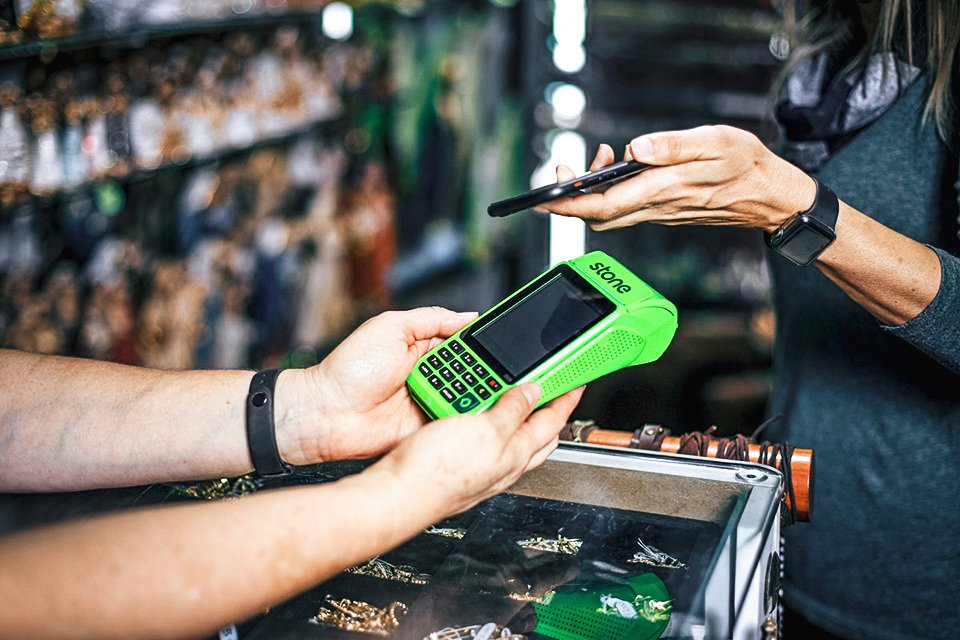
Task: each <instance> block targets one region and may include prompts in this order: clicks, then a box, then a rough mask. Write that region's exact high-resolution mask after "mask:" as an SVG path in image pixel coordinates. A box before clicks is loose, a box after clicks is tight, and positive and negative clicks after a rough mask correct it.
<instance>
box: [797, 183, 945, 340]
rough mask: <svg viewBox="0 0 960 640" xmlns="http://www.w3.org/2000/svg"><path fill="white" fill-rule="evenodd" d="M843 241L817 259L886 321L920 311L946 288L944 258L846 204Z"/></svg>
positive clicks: (840, 228)
mask: <svg viewBox="0 0 960 640" xmlns="http://www.w3.org/2000/svg"><path fill="white" fill-rule="evenodd" d="M836 233H837V239H836V240H835V241H834V242H833V243H832V244H831V245H830V246H829V247H827V249H826V250H825V251H824V252H823V253H822V254H820V257H819V258H818V259H817V260H816V262H815V263H814V264H815V265H816V266H817V268H818V269H819V270H820V271H821V272H823V274H824V275H826V276H827V277H828V278H829V279H830V280H831V281H832V282H833V283H835V284H836V285H837V286H838V287H840V289H841V290H843V292H844V293H846V294H847V295H848V296H850V298H851V299H852V300H854V301H855V302H856V303H857V304H859V305H860V306H862V307H863V308H864V309H866V310H867V311H868V312H869V313H870V314H872V315H873V316H874V317H875V318H876V319H877V320H879V321H880V322H881V323H883V324H885V325H901V324H903V323H905V322H908V321H909V320H912V319H913V318H915V317H916V316H917V315H919V314H920V313H921V312H922V311H923V310H924V309H926V308H927V305H929V304H930V301H931V300H933V299H934V297H936V295H937V292H938V291H939V289H940V274H941V268H940V260H939V259H938V258H937V255H936V253H934V251H933V250H931V249H930V248H929V247H927V246H924V245H922V244H920V243H919V242H916V241H915V240H911V239H910V238H907V237H906V236H903V235H901V234H899V233H897V232H896V231H893V230H892V229H890V228H889V227H886V226H884V225H882V224H880V223H879V222H876V221H875V220H873V219H872V218H870V217H868V216H865V215H864V214H862V213H860V212H859V211H857V210H856V209H853V208H852V207H850V206H848V205H846V204H844V203H843V202H841V203H840V215H839V217H838V219H837V225H836Z"/></svg>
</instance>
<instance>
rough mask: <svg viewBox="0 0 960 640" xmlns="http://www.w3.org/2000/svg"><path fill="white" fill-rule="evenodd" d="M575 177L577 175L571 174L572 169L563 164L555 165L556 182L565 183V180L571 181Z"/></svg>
mask: <svg viewBox="0 0 960 640" xmlns="http://www.w3.org/2000/svg"><path fill="white" fill-rule="evenodd" d="M576 177H577V174H575V173H574V172H573V169H571V168H570V167H568V166H567V165H565V164H558V165H557V182H566V181H567V180H573V179H574V178H576Z"/></svg>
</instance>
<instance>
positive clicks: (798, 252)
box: [764, 178, 840, 267]
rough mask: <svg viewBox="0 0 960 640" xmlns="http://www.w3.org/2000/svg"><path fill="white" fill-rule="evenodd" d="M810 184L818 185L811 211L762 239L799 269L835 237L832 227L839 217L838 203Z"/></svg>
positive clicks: (826, 190) (830, 194)
mask: <svg viewBox="0 0 960 640" xmlns="http://www.w3.org/2000/svg"><path fill="white" fill-rule="evenodd" d="M813 181H814V183H816V185H817V196H816V198H814V199H813V204H812V205H810V208H809V209H807V210H806V211H801V212H800V213H798V214H796V215H795V216H793V217H792V218H790V219H789V220H787V221H786V222H784V223H783V224H782V225H781V226H780V228H779V229H777V230H776V231H774V232H773V233H768V234H765V237H764V238H765V240H766V242H767V246H768V247H770V248H771V249H773V250H774V251H776V252H777V253H779V254H780V255H782V256H784V257H785V258H787V259H788V260H790V262H793V263H794V264H797V265H800V266H801V267H805V266H807V265H808V264H810V263H811V262H813V261H814V260H816V259H817V256H819V255H820V254H821V253H823V250H824V249H826V248H827V247H829V246H830V243H831V242H833V241H834V240H835V239H836V237H837V234H836V231H834V227H836V225H837V216H838V215H839V214H840V201H839V200H837V196H836V194H834V193H833V191H831V190H830V189H829V188H828V187H826V186H824V185H822V184H820V181H819V180H817V179H816V178H814V180H813Z"/></svg>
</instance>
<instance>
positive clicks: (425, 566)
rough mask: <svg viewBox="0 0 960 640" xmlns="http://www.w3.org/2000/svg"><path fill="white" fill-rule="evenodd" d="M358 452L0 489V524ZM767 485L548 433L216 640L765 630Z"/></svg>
mask: <svg viewBox="0 0 960 640" xmlns="http://www.w3.org/2000/svg"><path fill="white" fill-rule="evenodd" d="M365 466H366V463H364V462H358V461H351V462H342V463H328V464H322V465H316V466H312V467H303V468H299V469H297V471H296V472H295V474H294V475H293V476H291V477H288V478H284V479H282V480H276V479H274V480H260V479H256V478H253V477H250V476H244V477H243V478H240V479H229V480H227V479H224V480H216V481H210V482H205V483H200V484H196V485H185V484H183V485H165V484H157V485H150V486H149V487H131V488H127V489H111V490H99V491H84V492H76V493H62V494H43V495H12V494H6V495H0V534H3V533H8V532H11V531H14V530H17V529H22V528H25V527H29V526H34V525H39V524H43V523H49V522H54V521H61V520H65V519H68V518H74V517H79V516H84V515H89V514H93V513H102V512H104V511H113V510H117V509H124V508H130V507H135V506H145V505H148V504H158V503H164V502H166V503H169V502H175V501H182V500H196V499H215V498H221V497H225V496H236V495H242V494H245V493H249V492H251V491H258V490H266V489H269V488H273V487H276V486H280V485H289V484H313V483H318V482H330V481H334V480H336V479H338V478H341V477H343V476H345V475H349V474H352V473H357V472H359V471H361V470H362V469H363V468H364V467H365ZM782 483H783V479H782V477H781V475H780V473H779V472H777V471H776V470H774V469H772V468H770V467H766V466H760V465H757V464H752V463H746V462H734V461H728V460H714V459H707V458H693V457H687V456H678V455H672V454H663V453H654V452H647V451H639V450H633V449H624V448H620V447H604V446H597V445H589V444H574V443H561V444H560V446H559V448H558V449H557V450H556V451H555V452H554V453H553V454H552V455H551V456H550V458H549V459H548V460H547V461H546V462H545V463H544V464H543V465H542V466H541V467H539V468H538V469H535V470H534V471H532V472H530V473H528V474H526V475H525V476H524V477H523V478H521V480H520V481H519V482H518V483H517V484H515V485H514V486H513V487H512V488H511V489H510V491H509V492H507V493H503V494H501V495H499V496H496V497H494V498H491V499H489V500H486V501H485V502H482V503H480V504H479V505H477V506H476V507H474V508H473V509H471V510H469V511H467V512H465V513H462V514H460V515H457V516H455V517H453V518H450V519H448V520H445V521H443V522H438V523H436V524H435V525H433V526H431V527H429V528H428V529H427V530H425V531H423V532H422V533H420V534H419V535H417V536H415V537H414V538H412V539H411V540H409V541H408V542H406V543H405V544H403V545H401V546H400V547H397V548H395V549H393V550H391V551H389V552H388V553H385V554H383V555H381V556H379V557H377V558H374V559H372V560H371V561H369V562H367V563H363V564H361V565H358V566H355V567H352V568H350V569H349V570H347V571H344V572H343V573H341V574H339V575H337V576H335V577H333V578H332V579H330V580H327V581H326V582H324V583H322V584H320V585H318V586H317V587H315V588H313V589H310V590H308V591H305V592H303V593H301V594H299V595H297V596H295V597H293V598H291V599H290V600H288V601H286V602H284V603H282V604H280V605H278V606H276V607H274V608H272V609H271V610H269V611H268V612H266V613H265V614H263V615H261V616H258V617H256V618H254V619H251V620H247V621H244V622H243V623H238V624H237V625H231V626H229V627H227V628H226V629H224V630H222V631H221V633H220V640H237V639H239V640H267V639H269V640H286V639H293V638H296V639H298V640H301V639H310V638H316V639H318V640H319V639H341V640H346V639H353V640H362V639H363V638H369V637H389V638H403V639H408V638H409V639H414V640H421V639H430V640H455V639H456V640H459V639H462V640H469V639H478V640H490V639H492V638H504V637H509V638H513V639H514V640H520V639H521V638H524V639H529V640H542V639H547V638H554V639H556V640H593V639H594V638H597V639H599V638H603V639H604V640H618V639H624V640H627V639H629V640H642V639H646V638H649V639H653V638H661V637H662V638H671V639H688V638H690V639H700V638H734V639H736V640H749V639H754V638H765V637H775V636H776V626H777V625H776V623H777V615H776V611H777V606H776V605H777V598H778V588H779V576H780V561H779V550H780V549H779V544H780V526H781V520H780V518H781V516H780V513H781V506H780V505H781V494H782V486H783V484H782ZM238 588H239V587H238Z"/></svg>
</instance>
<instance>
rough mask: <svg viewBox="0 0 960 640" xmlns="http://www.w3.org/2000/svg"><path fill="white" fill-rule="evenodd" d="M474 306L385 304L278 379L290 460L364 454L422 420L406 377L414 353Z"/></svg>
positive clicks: (280, 427) (280, 425)
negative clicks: (317, 359)
mask: <svg viewBox="0 0 960 640" xmlns="http://www.w3.org/2000/svg"><path fill="white" fill-rule="evenodd" d="M476 315H477V314H476V313H455V312H453V311H449V310H447V309H441V308H439V307H429V308H422V309H414V310H411V311H388V312H386V313H382V314H380V315H378V316H376V317H374V318H371V319H370V320H367V321H366V322H365V323H363V324H362V325H361V326H360V327H359V328H358V329H357V330H356V331H354V332H353V333H352V334H350V336H348V337H347V339H346V340H344V341H343V342H342V343H340V345H339V346H337V348H336V349H334V350H333V352H331V353H330V355H329V356H327V357H326V358H324V360H323V362H321V363H320V364H318V365H317V366H315V367H312V368H310V369H305V370H289V371H284V372H283V374H282V375H281V376H280V378H279V380H278V383H277V384H278V391H277V415H278V416H281V417H280V418H278V420H277V438H278V443H279V445H280V451H281V456H282V457H283V459H284V460H286V461H287V462H290V463H292V464H311V463H316V462H323V461H328V460H342V459H347V458H368V457H371V456H376V455H379V454H382V453H384V452H386V451H389V450H390V449H392V448H393V447H394V446H396V445H397V443H398V442H400V441H401V440H403V439H404V438H405V437H407V436H408V435H410V434H411V433H413V432H414V431H415V430H416V429H417V428H419V427H420V426H421V425H423V423H424V422H426V419H425V417H424V414H423V412H421V411H420V409H419V408H418V407H417V405H416V403H415V402H414V401H413V399H411V398H410V395H409V394H408V393H407V390H406V388H405V385H404V383H405V381H406V378H407V376H408V375H409V374H410V371H412V370H413V367H414V365H415V364H416V361H417V359H418V358H420V357H421V356H422V355H423V354H424V353H426V352H427V351H428V350H430V349H431V348H433V347H434V346H436V345H437V344H438V343H440V342H441V341H442V340H443V338H446V337H448V336H450V335H453V334H454V333H456V332H457V331H458V330H459V329H460V328H461V327H463V326H464V325H465V324H467V323H468V322H469V321H470V320H473V319H474V318H475V317H476Z"/></svg>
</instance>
